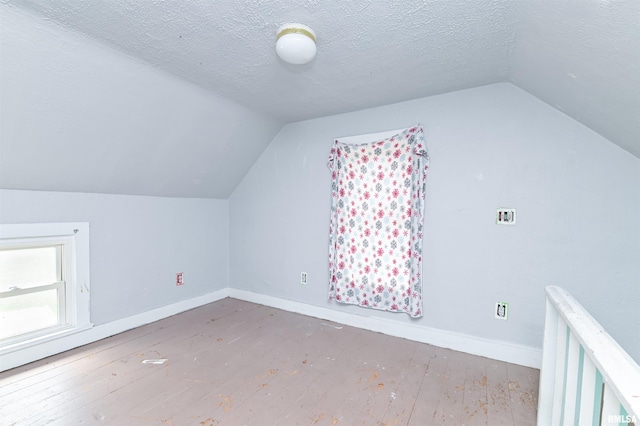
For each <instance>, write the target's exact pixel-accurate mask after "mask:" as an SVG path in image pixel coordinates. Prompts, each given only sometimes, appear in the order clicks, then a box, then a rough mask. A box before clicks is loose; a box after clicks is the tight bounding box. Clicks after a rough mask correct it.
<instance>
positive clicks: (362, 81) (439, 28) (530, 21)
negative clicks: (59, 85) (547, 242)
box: [0, 0, 640, 192]
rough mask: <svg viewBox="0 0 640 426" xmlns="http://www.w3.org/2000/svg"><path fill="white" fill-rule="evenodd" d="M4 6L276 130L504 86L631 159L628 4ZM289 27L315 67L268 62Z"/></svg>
mask: <svg viewBox="0 0 640 426" xmlns="http://www.w3.org/2000/svg"><path fill="white" fill-rule="evenodd" d="M0 2H2V3H4V4H6V5H8V6H10V7H16V8H19V9H24V10H28V11H29V12H30V13H35V14H36V15H39V16H41V17H44V18H45V19H47V20H51V21H53V22H56V23H58V24H61V25H63V26H64V27H67V28H69V29H71V30H73V31H77V32H79V33H83V34H85V35H88V36H89V37H91V38H92V39H94V40H95V41H96V42H98V43H101V44H104V45H106V46H108V47H110V48H114V49H116V50H119V51H121V52H124V53H126V54H127V55H129V56H132V57H134V58H137V59H139V60H141V61H142V62H145V63H147V64H150V65H152V66H153V67H156V68H158V69H161V70H164V71H168V72H169V73H172V74H174V75H177V76H179V77H181V78H182V79H185V80H188V81H190V82H193V83H195V84H196V85H198V86H201V87H203V88H205V89H207V90H209V91H210V92H212V93H214V94H216V95H219V96H222V97H224V98H228V99H231V100H233V101H235V102H238V103H239V104H241V105H243V106H244V107H247V108H249V109H251V110H253V111H255V112H257V113H259V114H263V115H265V116H268V117H271V118H273V119H274V122H278V123H282V122H291V121H298V120H303V119H308V118H315V117H320V116H326V115H331V114H337V113H342V112H348V111H353V110H358V109H363V108H367V107H372V106H378V105H383V104H389V103H394V102H398V101H403V100H408V99H412V98H418V97H424V96H430V95H434V94H439V93H444V92H449V91H454V90H460V89H465V88H470V87H476V86H481V85H486V84H491V83H496V82H505V81H508V82H513V83H514V84H516V85H518V86H519V87H521V88H523V89H524V90H526V91H528V92H529V93H531V94H533V95H534V96H536V97H538V98H539V99H541V100H542V101H544V102H547V103H548V104H550V105H552V106H554V107H556V108H558V109H560V110H561V111H563V112H565V113H566V114H568V115H569V116H571V117H573V118H574V119H576V120H578V121H580V122H582V123H583V124H585V125H586V126H588V127H590V128H592V129H593V130H595V131H596V132H598V133H600V134H601V135H603V136H604V137H606V138H608V139H609V140H611V141H612V142H614V143H616V144H618V145H619V146H621V147H622V148H624V149H626V150H628V151H629V152H631V153H632V154H634V155H635V156H637V157H640V2H638V1H637V0H613V1H606V0H579V1H578V0H573V1H569V0H519V1H516V0H403V1H386V0H376V1H365V0H362V1H344V0H324V1H320V0H315V1H314V0H306V1H303V0H226V1H179V0H172V1H160V0H109V1H107V0H103V1H82V0H0ZM286 22H302V23H304V24H307V25H309V26H311V27H312V28H313V29H314V30H315V32H316V34H317V40H318V55H317V57H316V59H315V60H314V61H313V62H311V63H310V64H308V65H304V66H292V65H288V64H285V63H283V62H282V61H280V60H279V59H278V58H277V56H276V54H275V50H274V43H275V33H276V30H277V29H278V27H279V26H280V25H281V24H283V23H286ZM249 166H250V164H249V165H247V167H249ZM227 192H228V191H227Z"/></svg>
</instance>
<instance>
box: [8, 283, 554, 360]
mask: <svg viewBox="0 0 640 426" xmlns="http://www.w3.org/2000/svg"><path fill="white" fill-rule="evenodd" d="M225 297H233V298H235V299H239V300H245V301H247V302H253V303H258V304H261V305H265V306H271V307H274V308H278V309H282V310H285V311H289V312H296V313H299V314H303V315H308V316H311V317H315V318H321V319H324V320H327V321H333V322H337V323H340V324H345V325H349V326H353V327H358V328H362V329H365V330H371V331H376V332H380V333H384V334H387V335H390V336H396V337H402V338H404V339H409V340H414V341H417V342H422V343H428V344H431V345H434V346H439V347H443V348H448V349H453V350H456V351H460V352H465V353H469V354H473V355H479V356H483V357H487V358H491V359H496V360H499V361H505V362H509V363H512V364H518V365H524V366H526V367H532V368H540V365H541V360H542V350H541V349H538V348H533V347H528V346H522V345H514V344H510V343H507V342H500V341H493V340H488V339H482V338H479V337H475V336H470V335H466V334H461V333H454V332H451V331H445V330H439V329H435V328H430V327H422V326H417V325H413V324H407V323H401V322H398V321H393V320H388V319H383V318H375V317H368V316H362V315H354V314H351V313H347V312H340V311H337V310H333V309H328V308H323V307H320V306H314V305H308V304H306V303H301V302H295V301H292V300H286V299H280V298H277V297H272V296H266V295H264V294H258V293H252V292H249V291H244V290H237V289H233V288H225V289H222V290H218V291H215V292H213V293H209V294H205V295H202V296H198V297H194V298H192V299H188V300H183V301H180V302H177V303H174V304H171V305H168V306H163V307H160V308H157V309H152V310H150V311H146V312H142V313H140V314H137V315H132V316H130V317H127V318H123V319H120V320H116V321H112V322H109V323H106V324H100V325H97V326H94V327H92V328H90V329H87V330H82V331H78V332H77V333H73V334H70V335H66V336H64V337H61V338H59V339H55V340H50V341H46V342H42V343H38V344H33V345H30V346H27V347H24V348H21V349H17V350H15V351H11V352H7V353H3V354H2V355H0V371H5V370H8V369H11V368H14V367H18V366H20V365H24V364H28V363H30V362H33V361H37V360H39V359H42V358H46V357H48V356H51V355H55V354H58V353H61V352H64V351H68V350H70V349H74V348H77V347H79V346H82V345H86V344H89V343H92V342H96V341H98V340H101V339H104V338H106V337H110V336H113V335H116V334H118V333H122V332H124V331H127V330H131V329H133V328H136V327H140V326H142V325H145V324H149V323H152V322H154V321H158V320H161V319H163V318H166V317H169V316H171V315H175V314H179V313H180V312H184V311H188V310H189V309H193V308H197V307H199V306H203V305H206V304H208V303H212V302H215V301H218V300H221V299H224V298H225Z"/></svg>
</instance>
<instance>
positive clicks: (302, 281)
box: [300, 272, 309, 285]
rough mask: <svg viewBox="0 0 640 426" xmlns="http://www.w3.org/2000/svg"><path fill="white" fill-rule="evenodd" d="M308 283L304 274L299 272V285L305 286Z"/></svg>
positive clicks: (307, 278)
mask: <svg viewBox="0 0 640 426" xmlns="http://www.w3.org/2000/svg"><path fill="white" fill-rule="evenodd" d="M308 283H309V277H308V276H307V273H306V272H300V284H303V285H307V284H308Z"/></svg>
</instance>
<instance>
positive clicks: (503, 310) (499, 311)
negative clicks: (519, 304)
mask: <svg viewBox="0 0 640 426" xmlns="http://www.w3.org/2000/svg"><path fill="white" fill-rule="evenodd" d="M493 315H494V318H496V319H501V320H505V321H506V320H507V319H508V318H509V304H508V303H507V302H496V307H495V309H494V310H493Z"/></svg>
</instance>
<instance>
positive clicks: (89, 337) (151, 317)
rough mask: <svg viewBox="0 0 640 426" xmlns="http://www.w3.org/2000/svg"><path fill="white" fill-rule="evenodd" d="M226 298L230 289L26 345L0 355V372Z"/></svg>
mask: <svg viewBox="0 0 640 426" xmlns="http://www.w3.org/2000/svg"><path fill="white" fill-rule="evenodd" d="M228 296H229V289H228V288H225V289H222V290H218V291H215V292H213V293H208V294H205V295H202V296H198V297H194V298H192V299H188V300H182V301H180V302H176V303H173V304H171V305H167V306H162V307H160V308H156V309H152V310H150V311H146V312H142V313H140V314H136V315H132V316H130V317H127V318H122V319H119V320H116V321H112V322H109V323H106V324H100V325H96V326H94V327H91V328H89V329H85V330H79V331H78V332H76V333H73V334H68V335H64V336H63V337H60V338H58V339H53V340H48V341H44V342H33V343H31V344H25V345H24V346H23V347H20V348H17V349H15V350H12V351H11V352H6V353H3V354H2V355H0V371H5V370H9V369H10V368H14V367H18V366H21V365H24V364H28V363H30V362H33V361H37V360H39V359H42V358H46V357H48V356H51V355H55V354H59V353H61V352H64V351H68V350H70V349H74V348H77V347H79V346H82V345H87V344H89V343H92V342H96V341H98V340H101V339H104V338H106V337H110V336H113V335H115V334H118V333H122V332H124V331H127V330H131V329H133V328H136V327H140V326H142V325H145V324H149V323H152V322H154V321H158V320H161V319H163V318H167V317H170V316H171V315H175V314H179V313H180V312H184V311H188V310H189V309H193V308H197V307H199V306H202V305H206V304H207V303H212V302H215V301H218V300H221V299H224V298H225V297H228Z"/></svg>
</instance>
